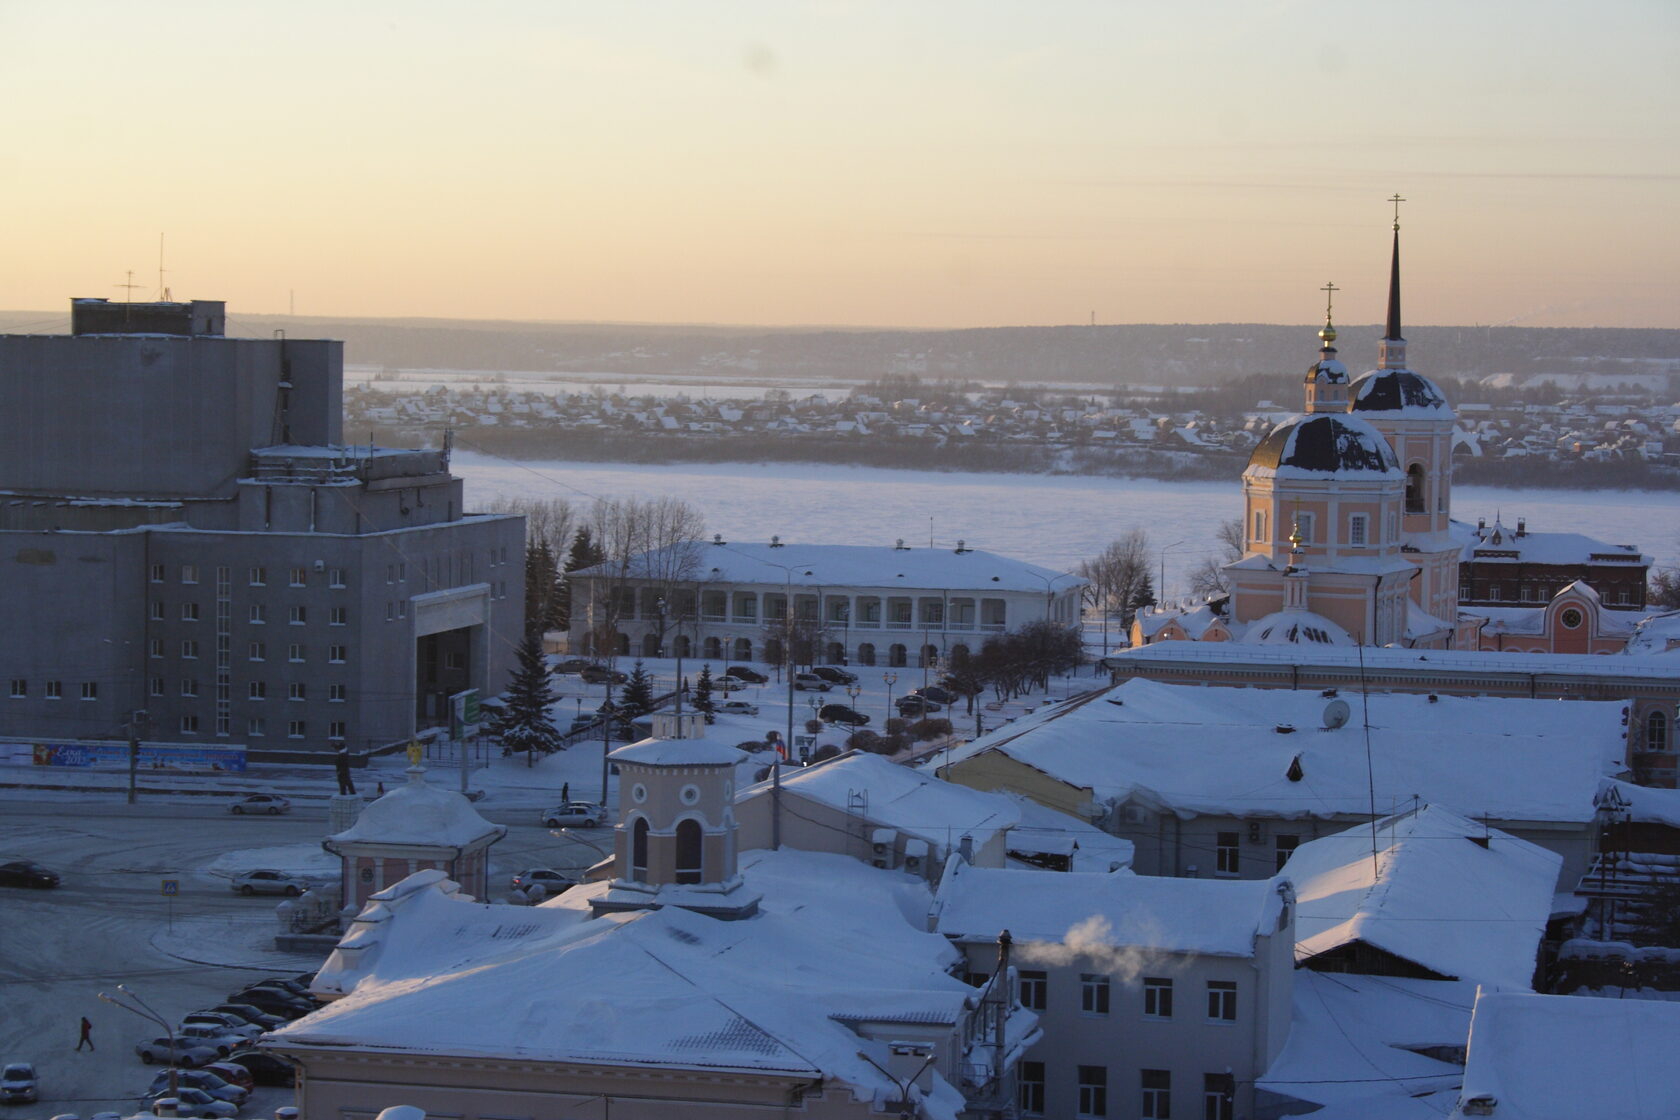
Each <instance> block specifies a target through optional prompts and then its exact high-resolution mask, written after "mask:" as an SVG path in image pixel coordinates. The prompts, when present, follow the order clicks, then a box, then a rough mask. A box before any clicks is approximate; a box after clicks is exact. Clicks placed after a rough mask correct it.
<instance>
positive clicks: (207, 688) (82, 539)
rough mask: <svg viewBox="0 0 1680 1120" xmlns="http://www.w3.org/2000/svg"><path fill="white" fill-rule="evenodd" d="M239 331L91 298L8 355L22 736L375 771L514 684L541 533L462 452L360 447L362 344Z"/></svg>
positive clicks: (11, 715) (2, 435) (8, 480)
mask: <svg viewBox="0 0 1680 1120" xmlns="http://www.w3.org/2000/svg"><path fill="white" fill-rule="evenodd" d="M224 329H225V312H224V309H223V305H222V304H221V303H219V302H211V301H203V300H194V301H192V302H190V303H150V304H124V303H111V302H108V301H106V300H100V299H79V300H75V301H73V304H72V314H71V333H70V334H69V335H6V336H0V630H3V631H4V633H5V634H6V635H7V641H6V642H4V643H0V682H4V685H5V688H6V692H5V693H3V694H0V736H3V737H8V738H12V739H38V740H66V739H82V740H86V739H103V738H113V737H118V736H121V735H124V734H125V728H126V726H127V724H128V722H129V720H130V718H131V715H132V713H134V712H136V711H143V712H144V713H145V722H144V724H143V733H144V735H145V737H146V738H147V739H150V740H159V741H173V742H186V743H195V742H196V743H203V744H205V745H207V746H208V745H229V746H234V745H244V746H246V747H247V748H248V750H249V751H250V752H251V753H252V755H253V756H254V757H255V756H261V755H269V756H271V757H274V756H291V757H298V756H315V755H319V754H321V753H322V752H325V751H327V750H329V749H330V746H329V745H330V743H331V741H332V740H338V739H342V740H344V741H345V742H346V743H348V744H349V746H350V747H351V749H352V750H353V751H355V752H358V753H359V752H362V751H366V750H370V749H374V748H377V747H379V746H381V745H384V744H388V743H392V742H397V741H402V740H405V739H407V738H408V737H409V736H410V735H411V734H412V733H413V732H414V731H415V730H416V728H417V727H424V726H426V725H428V724H430V723H432V722H435V721H437V720H439V719H441V718H443V717H444V715H445V714H446V703H445V701H446V698H447V697H448V696H449V695H450V694H451V693H454V692H458V691H461V690H462V689H466V688H471V687H477V688H479V689H480V690H482V691H485V692H490V691H496V690H499V689H500V688H502V687H503V686H504V684H505V682H506V678H507V674H508V671H509V670H510V669H511V668H512V666H513V664H514V654H515V649H516V646H517V644H518V640H519V635H520V632H521V628H522V624H523V610H524V541H525V527H524V520H523V519H522V518H519V517H510V516H502V515H495V516H486V515H478V514H473V513H469V512H468V511H467V510H466V509H465V508H464V506H463V502H462V486H461V480H460V479H459V478H456V477H455V476H453V475H451V474H450V473H449V452H448V449H447V448H445V449H443V450H391V449H386V448H379V447H368V446H362V447H348V446H345V445H344V443H343V436H342V431H341V428H342V416H341V400H342V392H343V344H342V343H339V342H335V341H330V340H325V339H307V340H305V339H289V338H285V337H281V336H276V337H273V338H258V339H249V338H229V337H227V336H226V335H225V334H224V333H223V332H224Z"/></svg>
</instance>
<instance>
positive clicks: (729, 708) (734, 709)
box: [717, 700, 758, 716]
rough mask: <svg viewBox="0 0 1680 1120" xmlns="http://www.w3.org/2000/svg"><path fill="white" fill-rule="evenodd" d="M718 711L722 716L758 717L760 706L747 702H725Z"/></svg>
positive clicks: (718, 707) (719, 706)
mask: <svg viewBox="0 0 1680 1120" xmlns="http://www.w3.org/2000/svg"><path fill="white" fill-rule="evenodd" d="M717 710H718V715H720V716H756V715H757V714H758V705H757V704H754V703H751V702H750V701H747V700H725V701H724V702H723V703H721V704H719V705H718V706H717Z"/></svg>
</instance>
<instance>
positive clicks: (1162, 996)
mask: <svg viewBox="0 0 1680 1120" xmlns="http://www.w3.org/2000/svg"><path fill="white" fill-rule="evenodd" d="M1172 1011H1173V982H1172V980H1171V979H1169V978H1167V977H1165V976H1145V977H1144V978H1143V1014H1144V1016H1145V1017H1146V1018H1150V1019H1171V1018H1172Z"/></svg>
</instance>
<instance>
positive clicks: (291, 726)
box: [286, 719, 309, 739]
mask: <svg viewBox="0 0 1680 1120" xmlns="http://www.w3.org/2000/svg"><path fill="white" fill-rule="evenodd" d="M307 734H309V725H308V724H307V723H306V722H304V721H303V720H301V719H294V720H288V721H287V723H286V738H288V739H301V738H303V737H304V736H305V735H307Z"/></svg>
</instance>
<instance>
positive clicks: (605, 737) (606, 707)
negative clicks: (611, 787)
mask: <svg viewBox="0 0 1680 1120" xmlns="http://www.w3.org/2000/svg"><path fill="white" fill-rule="evenodd" d="M612 672H613V670H612V667H611V666H610V665H609V666H608V667H607V698H606V700H605V701H603V702H602V704H601V809H602V811H605V810H606V808H607V755H608V754H609V753H611V751H612V725H613V713H614V709H613V701H612V688H613V681H612Z"/></svg>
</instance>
